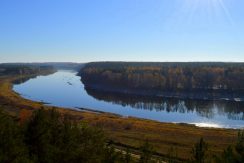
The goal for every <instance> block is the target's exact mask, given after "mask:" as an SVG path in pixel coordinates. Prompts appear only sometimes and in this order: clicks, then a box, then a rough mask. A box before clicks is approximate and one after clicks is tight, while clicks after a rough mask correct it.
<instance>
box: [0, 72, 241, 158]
mask: <svg viewBox="0 0 244 163" xmlns="http://www.w3.org/2000/svg"><path fill="white" fill-rule="evenodd" d="M22 77H23V76H22ZM25 77H31V76H25ZM33 77H34V76H33ZM17 79H21V76H11V77H2V78H1V79H0V90H1V91H0V107H1V108H3V109H4V110H6V111H8V112H9V113H10V114H11V115H13V116H15V117H18V119H19V120H20V122H21V121H23V120H25V119H26V118H27V117H29V116H30V115H31V112H32V111H33V110H35V109H39V108H45V109H52V108H54V109H57V110H59V111H60V112H61V113H63V114H69V115H70V116H72V117H73V118H74V119H75V120H77V121H85V122H87V123H89V124H90V125H94V126H99V127H101V128H103V129H104V131H105V132H106V133H107V136H108V138H109V139H110V140H111V141H113V143H114V144H117V145H118V146H120V147H126V146H128V147H131V148H132V149H135V150H136V149H137V147H138V146H140V144H141V142H143V141H144V140H145V139H148V140H149V142H150V143H151V144H152V145H153V146H154V147H155V151H156V153H157V154H158V155H161V156H165V155H167V153H168V151H169V149H170V148H171V147H174V148H175V149H176V151H177V153H178V157H179V158H180V159H183V160H184V159H188V158H189V157H190V155H191V153H190V152H191V148H192V146H193V144H194V143H195V142H196V141H197V140H199V138H200V137H203V138H204V139H205V140H206V141H207V142H208V143H209V144H210V150H211V151H212V152H213V153H216V154H217V153H220V152H222V150H223V149H224V148H226V147H227V146H228V145H231V144H233V143H235V140H236V135H237V130H232V129H214V128H199V127H195V126H192V125H186V124H173V123H160V122H156V121H151V120H145V119H139V118H132V117H121V116H117V115H113V114H109V113H96V112H90V111H85V110H84V111H75V110H70V109H68V108H58V107H51V106H45V105H44V104H43V103H40V102H33V101H30V100H27V99H23V98H22V97H20V96H19V95H18V94H17V93H15V92H14V91H13V90H12V83H13V82H14V81H16V80H17ZM90 110H92V109H90Z"/></svg>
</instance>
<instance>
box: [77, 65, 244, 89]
mask: <svg viewBox="0 0 244 163" xmlns="http://www.w3.org/2000/svg"><path fill="white" fill-rule="evenodd" d="M79 75H80V76H81V77H82V82H83V83H84V84H85V85H86V86H94V85H102V86H104V87H110V88H112V87H113V88H129V89H144V90H147V89H148V90H149V89H150V90H153V89H154V90H161V91H200V90H202V91H206V90H207V91H231V92H240V91H244V82H243V81H244V63H222V62H184V63H182V62H92V63H88V64H86V65H85V66H84V68H82V69H81V70H80V72H79Z"/></svg>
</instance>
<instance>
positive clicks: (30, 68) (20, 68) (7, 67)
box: [0, 64, 55, 76]
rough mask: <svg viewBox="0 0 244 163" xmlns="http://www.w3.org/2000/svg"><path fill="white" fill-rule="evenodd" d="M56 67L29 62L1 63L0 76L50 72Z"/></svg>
mask: <svg viewBox="0 0 244 163" xmlns="http://www.w3.org/2000/svg"><path fill="white" fill-rule="evenodd" d="M54 71H55V69H54V68H53V67H52V66H45V65H43V66H41V65H28V64H0V76H3V75H28V74H30V75H33V74H37V73H41V74H43V73H50V72H54Z"/></svg>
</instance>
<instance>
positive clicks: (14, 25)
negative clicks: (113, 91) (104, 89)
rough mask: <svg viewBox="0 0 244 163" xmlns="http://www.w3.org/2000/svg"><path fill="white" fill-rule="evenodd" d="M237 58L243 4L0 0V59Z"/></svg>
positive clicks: (242, 53) (243, 42)
mask: <svg viewBox="0 0 244 163" xmlns="http://www.w3.org/2000/svg"><path fill="white" fill-rule="evenodd" d="M119 60H121V61H241V62H244V1H243V0H0V62H45V61H73V62H89V61H119Z"/></svg>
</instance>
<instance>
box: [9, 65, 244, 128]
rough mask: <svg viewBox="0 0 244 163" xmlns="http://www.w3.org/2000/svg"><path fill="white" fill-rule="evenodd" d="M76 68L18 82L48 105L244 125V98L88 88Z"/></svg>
mask: <svg viewBox="0 0 244 163" xmlns="http://www.w3.org/2000/svg"><path fill="white" fill-rule="evenodd" d="M76 73H77V72H75V71H67V70H60V71H58V72H56V73H54V74H51V75H48V76H38V77H36V78H33V79H30V80H28V81H24V82H23V83H20V84H15V85H14V86H13V90H14V91H15V92H17V93H19V94H20V95H21V96H22V97H24V98H26V99H30V100H33V101H38V102H45V103H47V105H51V106H58V107H65V108H70V109H76V110H80V109H79V108H87V109H94V110H96V111H102V112H109V113H115V114H119V115H122V116H125V117H128V116H132V117H138V118H144V119H151V120H156V121H160V122H172V123H187V124H194V125H196V126H199V127H215V128H244V102H237V101H236V102H231V101H209V100H182V99H177V98H164V97H161V98H158V97H157V98H155V97H142V96H132V95H123V94H114V93H108V92H101V91H97V90H91V89H86V88H85V86H84V84H83V83H82V82H81V80H80V77H79V76H76Z"/></svg>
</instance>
